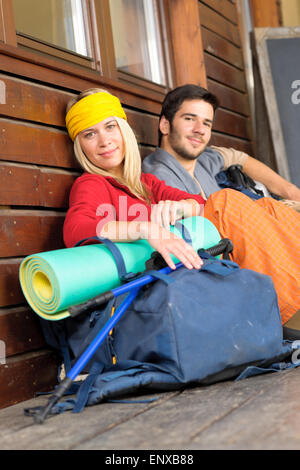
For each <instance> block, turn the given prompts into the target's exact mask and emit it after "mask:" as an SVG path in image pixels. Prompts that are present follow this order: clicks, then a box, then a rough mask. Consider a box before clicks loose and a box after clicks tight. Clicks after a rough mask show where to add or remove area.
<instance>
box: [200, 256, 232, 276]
mask: <svg viewBox="0 0 300 470" xmlns="http://www.w3.org/2000/svg"><path fill="white" fill-rule="evenodd" d="M198 253H199V256H200V257H201V258H202V259H203V260H205V261H204V263H203V265H202V267H201V269H200V270H199V272H200V273H201V271H206V272H209V273H212V274H218V275H220V276H223V277H226V276H229V275H230V274H233V273H234V272H235V271H237V270H238V269H240V267H239V265H238V264H236V263H234V262H233V261H230V260H225V259H221V260H220V259H216V258H214V257H213V256H211V255H210V254H209V253H207V251H205V250H199V251H198Z"/></svg>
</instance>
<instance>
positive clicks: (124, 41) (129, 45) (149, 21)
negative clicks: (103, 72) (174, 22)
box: [110, 0, 166, 85]
mask: <svg viewBox="0 0 300 470" xmlns="http://www.w3.org/2000/svg"><path fill="white" fill-rule="evenodd" d="M110 12H111V20H112V31H113V42H114V49H115V56H116V65H117V68H118V70H120V71H123V72H127V73H131V74H133V75H136V76H138V77H142V78H145V79H147V80H150V81H152V82H155V83H158V84H160V85H165V83H166V79H165V72H164V63H163V56H162V49H161V37H160V31H159V26H158V12H157V6H156V2H155V0H110Z"/></svg>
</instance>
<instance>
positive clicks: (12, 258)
mask: <svg viewBox="0 0 300 470" xmlns="http://www.w3.org/2000/svg"><path fill="white" fill-rule="evenodd" d="M5 59H6V61H8V57H7V56H6V57H5ZM10 61H11V70H12V71H14V73H5V71H4V72H3V73H1V74H0V86H1V100H0V182H1V184H0V224H1V232H0V340H1V341H2V342H4V343H5V354H6V364H5V365H1V371H0V375H1V381H0V408H3V407H6V406H9V405H12V404H14V403H17V402H18V401H23V400H25V399H27V398H30V397H32V396H33V395H34V393H35V392H36V391H43V390H48V389H49V387H52V386H53V385H54V384H55V383H56V380H57V360H56V358H55V356H54V355H53V353H52V352H50V351H49V350H48V349H47V346H46V344H45V341H44V339H43V336H42V333H41V328H40V323H39V319H38V317H37V315H36V314H35V313H34V312H33V311H32V310H31V309H30V308H29V307H28V305H27V303H26V301H25V298H24V296H23V293H22V291H21V288H20V284H19V266H20V263H21V261H22V259H23V258H24V257H25V256H27V255H30V254H33V253H38V252H43V251H47V250H52V249H58V248H63V246H64V245H63V239H62V225H63V221H64V217H65V212H66V209H67V207H68V194H69V190H70V188H71V185H72V183H73V181H74V180H75V178H76V177H77V176H78V175H79V174H80V172H81V170H80V168H79V166H78V164H77V162H76V160H75V157H74V154H73V146H72V142H71V141H70V139H69V137H68V135H67V133H66V129H65V123H64V113H65V107H66V104H67V102H68V100H69V99H70V98H71V97H72V96H74V94H76V93H78V92H79V91H80V90H81V89H82V80H81V79H78V83H77V86H76V87H74V85H73V84H72V87H73V88H72V89H71V90H68V89H66V88H65V86H60V85H59V80H58V81H57V84H56V85H55V84H54V83H51V80H52V76H51V73H50V74H49V75H50V82H47V81H43V80H41V79H40V80H39V82H38V83H37V82H36V76H35V77H34V78H33V79H30V77H26V76H24V75H21V74H20V69H21V67H20V60H17V59H16V58H10ZM28 65H29V69H30V64H27V63H26V62H25V61H24V63H23V68H24V70H27V71H28V67H27V66H28ZM7 68H9V67H7ZM41 70H42V72H41V75H42V77H44V76H45V67H43V68H42V69H41ZM16 72H17V73H16ZM39 77H40V78H41V76H39ZM65 80H66V79H65ZM53 81H55V80H53ZM64 84H65V83H64ZM85 85H86V88H92V87H95V86H99V87H102V88H103V85H102V84H101V83H97V84H95V83H94V82H92V81H91V82H88V83H85ZM74 88H75V89H74ZM106 88H107V89H110V91H112V92H113V91H114V90H112V89H111V88H110V87H106ZM118 96H119V97H120V99H121V101H122V102H123V104H124V108H125V110H126V113H127V116H128V122H129V123H130V124H131V126H132V127H133V128H134V130H135V133H136V136H137V138H138V141H139V143H140V148H141V155H142V156H145V155H147V154H148V153H149V152H150V151H152V149H154V147H155V146H156V143H157V125H158V110H159V109H160V108H158V107H157V103H156V102H155V100H153V106H152V108H151V106H150V99H147V106H146V110H144V109H143V103H144V99H145V98H139V97H137V96H135V93H134V92H131V93H129V91H128V90H127V89H126V86H125V87H124V90H123V91H121V93H118ZM45 368H46V370H45Z"/></svg>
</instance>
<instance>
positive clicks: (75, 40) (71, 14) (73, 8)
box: [13, 0, 91, 57]
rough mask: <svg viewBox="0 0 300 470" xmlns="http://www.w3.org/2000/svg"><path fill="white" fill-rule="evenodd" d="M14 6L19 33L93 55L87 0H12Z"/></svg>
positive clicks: (69, 49) (52, 44)
mask: <svg viewBox="0 0 300 470" xmlns="http://www.w3.org/2000/svg"><path fill="white" fill-rule="evenodd" d="M13 6H14V13H15V25H16V30H17V34H18V35H19V36H21V37H23V38H27V39H29V40H30V39H32V40H38V41H40V42H41V43H44V44H47V45H49V46H56V47H58V48H60V49H65V50H68V51H71V52H74V53H76V54H79V55H82V56H87V57H89V56H90V55H91V47H90V39H89V35H88V28H87V27H86V26H87V8H86V2H85V1H83V0H42V1H41V0H25V1H24V0H13ZM28 12H30V14H28ZM32 12H34V14H32ZM23 44H27V45H28V44H29V43H28V42H27V43H26V42H25V41H23Z"/></svg>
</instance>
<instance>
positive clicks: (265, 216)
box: [204, 189, 300, 324]
mask: <svg viewBox="0 0 300 470" xmlns="http://www.w3.org/2000/svg"><path fill="white" fill-rule="evenodd" d="M204 216H205V217H206V218H208V219H209V220H210V221H211V222H212V223H213V224H214V225H215V227H216V228H217V229H218V230H219V233H220V235H221V237H222V238H229V239H230V240H231V241H232V243H233V246H234V249H233V255H232V259H233V261H235V262H236V263H237V264H238V265H239V266H240V267H241V268H247V269H252V270H254V271H258V272H260V273H263V274H268V275H269V276H271V277H272V279H273V283H274V286H275V289H276V292H277V296H278V303H279V309H280V313H281V319H282V324H284V323H286V322H287V321H288V320H289V319H290V318H291V317H292V316H293V315H294V314H295V313H296V311H297V310H298V309H299V308H300V213H298V212H296V211H295V210H294V209H290V208H288V207H286V206H285V205H284V204H282V203H281V202H278V201H276V200H274V199H272V198H261V199H258V200H256V201H254V200H252V199H250V198H249V197H248V196H245V195H244V194H242V193H240V192H238V191H235V190H233V189H223V190H221V191H218V192H216V193H214V194H212V195H211V196H210V197H209V198H208V200H207V202H206V205H205V209H204ZM249 295H251V292H249Z"/></svg>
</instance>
